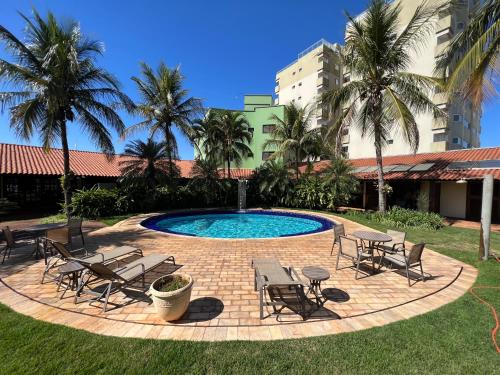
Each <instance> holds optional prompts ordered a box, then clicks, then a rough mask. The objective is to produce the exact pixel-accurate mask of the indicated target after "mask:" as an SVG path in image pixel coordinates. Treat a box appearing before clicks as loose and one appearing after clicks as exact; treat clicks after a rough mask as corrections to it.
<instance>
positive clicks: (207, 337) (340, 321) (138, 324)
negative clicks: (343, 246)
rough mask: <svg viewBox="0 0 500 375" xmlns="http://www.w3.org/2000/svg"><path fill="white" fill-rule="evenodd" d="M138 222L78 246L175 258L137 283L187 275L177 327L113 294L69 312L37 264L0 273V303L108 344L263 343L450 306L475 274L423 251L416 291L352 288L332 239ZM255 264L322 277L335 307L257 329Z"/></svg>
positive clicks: (381, 282) (392, 277)
mask: <svg viewBox="0 0 500 375" xmlns="http://www.w3.org/2000/svg"><path fill="white" fill-rule="evenodd" d="M317 215H319V216H323V217H326V218H329V219H332V220H334V221H335V222H339V223H343V224H344V225H345V226H346V232H347V233H352V232H353V231H354V230H362V229H368V228H366V227H363V226H362V225H359V224H357V223H354V222H351V221H348V220H346V219H344V218H340V217H336V216H333V215H326V214H317ZM146 217H148V216H147V215H140V216H137V217H133V218H130V219H127V220H125V221H122V222H120V223H118V224H116V225H115V226H113V227H107V228H102V229H99V230H96V231H94V232H92V233H90V234H88V235H87V238H86V246H87V248H88V249H89V250H95V249H97V248H99V250H100V251H106V249H109V248H110V247H112V246H115V245H131V246H136V247H139V248H141V249H142V250H143V251H144V254H145V255H147V254H151V253H158V252H160V253H165V254H169V255H174V256H175V258H176V263H177V264H178V267H172V266H170V265H169V266H162V267H160V268H158V269H156V270H155V271H153V272H151V273H150V274H148V275H147V277H146V281H147V283H148V284H149V283H151V282H152V281H153V280H154V279H155V278H157V277H159V276H161V275H163V274H166V273H171V272H177V273H189V274H190V275H192V276H193V278H194V280H195V284H194V287H193V292H192V296H191V304H190V307H189V309H188V312H187V313H186V314H185V316H184V317H183V320H180V321H178V322H175V323H168V322H164V321H162V320H161V319H159V318H158V317H157V315H156V314H155V310H154V307H153V305H152V304H151V301H150V300H149V299H147V298H146V299H144V298H142V299H141V300H133V299H130V298H128V297H127V296H125V295H124V294H121V293H117V294H115V295H113V296H111V298H110V302H112V303H114V304H116V305H117V307H116V308H114V309H111V310H110V311H108V312H106V313H104V312H102V309H101V308H100V306H101V305H100V304H93V305H89V304H88V303H87V302H83V303H78V304H76V305H75V304H74V303H73V296H74V294H73V293H74V292H72V291H68V292H67V293H66V297H65V298H64V299H59V294H58V293H57V291H56V286H55V284H54V283H53V282H51V281H46V282H45V283H44V284H40V280H41V274H42V271H43V261H33V260H32V259H30V258H26V259H24V260H23V261H19V260H18V261H17V263H11V264H9V262H6V263H5V264H4V265H2V266H0V278H1V282H0V302H2V303H4V304H6V305H8V306H10V307H11V308H12V309H14V310H15V311H17V312H19V313H22V314H25V315H28V316H31V317H33V318H35V319H39V320H44V321H47V322H51V323H56V324H63V325H67V326H69V327H74V328H78V329H84V330H87V331H89V332H93V333H97V334H103V335H109V336H118V337H138V338H149V339H173V340H195V341H225V340H259V341H262V340H264V341H266V340H280V339H291V338H303V337H312V336H320V335H327V334H339V333H344V332H353V331H358V330H363V329H368V328H372V327H379V326H382V325H385V324H388V323H392V322H395V321H398V320H403V319H408V318H411V317H413V316H417V315H420V314H424V313H426V312H429V311H432V310H434V309H436V308H438V307H440V306H443V305H444V304H447V303H450V302H452V301H454V300H456V299H457V298H459V297H460V296H462V295H463V294H464V293H465V292H466V291H467V290H468V288H470V286H471V285H472V284H473V283H474V281H475V279H476V277H477V270H476V269H475V268H473V267H471V266H469V265H467V264H464V263H461V262H459V261H457V260H455V259H450V258H448V257H446V256H444V255H441V254H438V253H436V252H434V251H432V250H430V249H426V250H425V251H424V257H423V263H424V271H425V272H427V273H430V274H431V275H432V276H435V277H433V278H430V279H427V280H426V281H425V282H422V281H419V282H416V283H414V284H413V285H412V287H408V285H407V282H406V277H405V275H404V274H401V273H399V272H390V271H387V270H384V269H383V270H384V271H383V272H381V273H378V274H375V275H365V276H366V277H363V276H362V277H361V278H360V279H359V280H355V279H354V271H353V269H352V268H349V267H348V266H349V262H347V261H345V260H343V259H342V260H341V262H340V265H341V267H346V268H341V269H339V270H335V262H336V254H337V251H338V248H337V247H335V248H334V254H333V256H330V250H331V243H332V242H331V241H332V231H331V230H329V231H326V232H322V233H315V234H310V235H306V236H297V237H286V238H275V239H245V240H239V239H224V240H220V239H207V238H194V237H187V236H178V235H172V234H166V233H161V232H156V231H152V230H149V229H146V228H143V227H141V226H140V225H139V223H140V222H141V221H142V220H143V219H144V218H146ZM408 245H410V244H408ZM256 257H274V258H277V259H279V260H280V262H281V263H282V264H283V265H285V266H289V265H291V266H293V267H294V268H295V269H296V270H297V271H298V272H299V274H300V270H301V268H302V267H304V266H306V265H317V266H321V267H324V268H326V269H328V270H329V272H330V274H331V278H330V279H329V280H327V281H326V282H324V283H323V284H322V287H323V289H325V288H333V292H334V294H333V296H334V298H333V299H332V300H329V301H327V302H326V303H325V306H324V309H322V310H321V311H319V312H317V313H315V315H314V316H313V317H311V318H310V319H308V320H307V321H305V322H304V321H302V319H301V318H300V317H298V316H297V315H294V314H287V315H286V316H281V317H280V319H279V320H277V319H276V318H275V317H274V316H268V317H266V318H265V319H264V320H260V319H259V308H258V293H257V292H254V286H253V270H252V268H251V260H252V259H253V258H256ZM131 259H133V258H131ZM19 262H20V263H19ZM269 312H270V310H267V312H266V314H268V313H269Z"/></svg>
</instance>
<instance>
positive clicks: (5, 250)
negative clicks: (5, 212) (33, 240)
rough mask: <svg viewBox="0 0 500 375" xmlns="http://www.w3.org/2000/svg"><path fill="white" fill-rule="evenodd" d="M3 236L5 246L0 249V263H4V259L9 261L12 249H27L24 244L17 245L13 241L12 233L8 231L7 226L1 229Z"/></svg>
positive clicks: (17, 243)
mask: <svg viewBox="0 0 500 375" xmlns="http://www.w3.org/2000/svg"><path fill="white" fill-rule="evenodd" d="M2 232H3V236H4V239H5V245H2V246H3V247H0V256H2V254H3V257H2V263H1V264H3V263H4V262H5V258H7V259H9V258H10V254H11V253H12V249H21V248H27V247H28V245H27V244H26V243H19V242H17V241H16V240H15V239H14V233H13V232H12V231H11V230H10V228H9V227H8V226H6V227H4V228H2Z"/></svg>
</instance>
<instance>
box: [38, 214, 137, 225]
mask: <svg viewBox="0 0 500 375" xmlns="http://www.w3.org/2000/svg"><path fill="white" fill-rule="evenodd" d="M134 215H138V214H127V215H115V216H106V217H102V218H99V219H97V221H100V222H101V223H104V224H106V225H109V226H111V225H115V224H116V223H118V222H119V221H122V220H125V219H128V218H129V217H131V216H134ZM65 221H66V215H65V214H62V213H58V214H56V215H51V216H46V217H44V218H41V219H40V223H42V224H48V223H63V222H65Z"/></svg>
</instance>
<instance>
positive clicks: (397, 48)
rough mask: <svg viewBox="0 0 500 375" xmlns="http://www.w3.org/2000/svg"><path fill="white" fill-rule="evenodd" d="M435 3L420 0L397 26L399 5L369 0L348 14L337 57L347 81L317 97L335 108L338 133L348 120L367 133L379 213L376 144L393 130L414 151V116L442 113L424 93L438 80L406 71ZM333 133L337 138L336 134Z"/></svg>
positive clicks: (380, 181)
mask: <svg viewBox="0 0 500 375" xmlns="http://www.w3.org/2000/svg"><path fill="white" fill-rule="evenodd" d="M436 12H437V8H431V7H428V6H427V5H426V3H425V2H424V3H422V4H421V5H420V6H418V7H417V8H416V10H415V13H414V14H413V16H412V17H411V19H410V21H409V22H408V24H407V25H406V26H405V27H404V29H403V30H402V31H399V28H400V25H401V22H400V13H401V5H400V4H399V3H387V2H386V1H384V0H372V1H371V4H370V6H369V8H368V10H367V11H366V12H365V13H364V14H363V17H359V18H353V17H351V16H350V15H349V14H347V17H348V19H349V26H348V29H347V35H346V43H345V50H344V53H343V55H344V56H343V58H344V61H345V67H346V69H347V71H350V72H351V77H352V79H351V81H349V82H348V83H347V84H345V85H344V86H343V87H341V88H339V89H333V90H331V91H329V92H327V93H325V94H324V95H323V96H322V98H321V101H322V103H325V104H326V105H327V106H328V108H329V110H330V113H340V116H339V118H338V120H337V121H335V122H334V123H333V124H332V125H331V128H330V131H331V132H332V133H333V134H339V132H342V130H343V129H345V128H346V127H348V126H349V125H350V124H353V125H355V126H358V127H359V129H360V130H361V134H362V136H366V135H368V136H370V137H372V138H373V142H374V145H375V154H376V159H377V172H378V206H379V211H381V212H385V194H384V191H385V190H384V175H383V170H382V149H383V148H384V147H385V145H386V140H387V139H389V137H390V134H391V132H394V131H398V132H399V133H401V134H402V136H403V137H404V139H405V140H406V141H407V143H408V144H409V145H410V147H411V149H412V150H413V151H414V152H416V151H417V150H418V146H419V132H418V127H417V122H416V120H415V115H417V114H421V113H426V112H432V113H433V114H434V116H435V117H440V116H445V114H444V113H443V111H442V110H440V109H439V108H438V107H437V106H436V105H435V104H434V103H433V102H432V100H431V99H430V98H429V94H430V92H431V90H432V89H433V88H435V87H436V86H438V85H439V84H440V80H438V79H437V78H433V77H427V76H422V75H419V74H415V73H410V72H408V71H407V70H408V67H409V65H410V63H411V57H410V56H411V53H412V52H418V49H419V46H420V45H421V44H422V43H423V41H425V40H426V38H427V37H428V36H429V35H431V34H432V33H433V29H434V27H433V26H434V25H433V22H432V20H433V18H434V16H435V14H436ZM338 138H339V137H337V139H338Z"/></svg>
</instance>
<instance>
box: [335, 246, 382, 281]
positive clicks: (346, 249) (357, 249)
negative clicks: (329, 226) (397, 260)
mask: <svg viewBox="0 0 500 375" xmlns="http://www.w3.org/2000/svg"><path fill="white" fill-rule="evenodd" d="M339 239H340V246H339V252H338V254H337V263H336V265H335V269H336V270H338V269H339V260H340V257H343V258H347V259H349V260H351V261H352V263H353V265H354V266H355V267H356V274H355V276H354V278H355V279H356V280H357V279H358V273H359V267H360V265H361V263H362V262H363V261H365V260H371V261H372V269H374V267H375V261H374V258H373V252H372V251H367V250H366V249H365V247H364V245H363V242H362V241H361V244H358V241H357V240H355V239H352V238H347V237H345V236H340V237H339Z"/></svg>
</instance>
